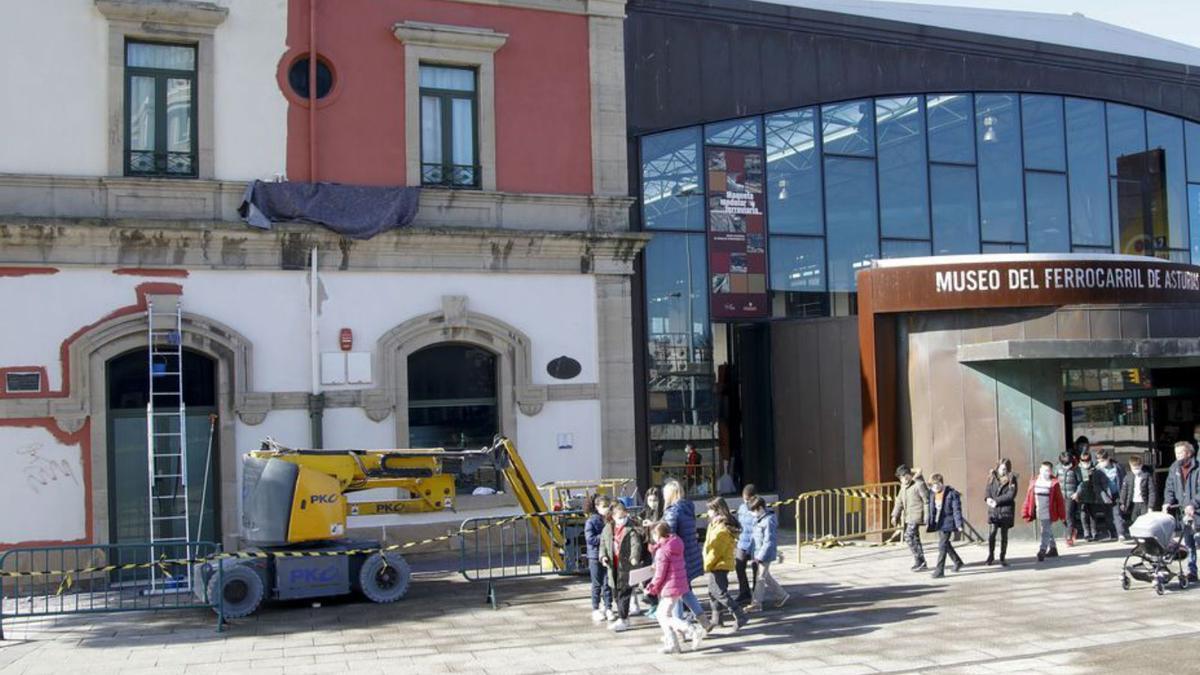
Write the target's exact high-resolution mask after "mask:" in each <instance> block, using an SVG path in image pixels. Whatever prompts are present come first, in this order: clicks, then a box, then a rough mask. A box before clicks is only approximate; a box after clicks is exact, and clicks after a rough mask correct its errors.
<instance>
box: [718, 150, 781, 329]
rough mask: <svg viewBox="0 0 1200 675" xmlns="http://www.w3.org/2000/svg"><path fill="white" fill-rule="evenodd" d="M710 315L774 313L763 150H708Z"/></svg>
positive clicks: (755, 316) (742, 316) (758, 316)
mask: <svg viewBox="0 0 1200 675" xmlns="http://www.w3.org/2000/svg"><path fill="white" fill-rule="evenodd" d="M705 166H706V167H707V173H708V192H707V195H708V205H707V206H708V272H709V295H708V297H709V311H710V313H711V315H712V319H713V320H714V321H720V320H723V319H761V318H765V317H767V316H769V315H770V298H769V296H768V295H767V234H766V232H767V229H766V226H765V222H766V219H765V217H764V216H763V178H764V172H763V168H764V157H763V153H762V151H761V150H741V149H735V148H706V150H705Z"/></svg>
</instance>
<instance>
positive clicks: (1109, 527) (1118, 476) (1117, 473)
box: [1092, 449, 1129, 541]
mask: <svg viewBox="0 0 1200 675" xmlns="http://www.w3.org/2000/svg"><path fill="white" fill-rule="evenodd" d="M1096 460H1097V463H1096V470H1095V471H1094V472H1092V492H1093V494H1094V495H1095V496H1096V497H1098V508H1099V510H1100V513H1101V515H1102V516H1103V522H1104V529H1102V530H1100V532H1099V533H1097V535H1096V538H1097V539H1100V538H1103V535H1105V534H1107V535H1108V539H1109V540H1110V541H1116V539H1117V536H1118V535H1120V537H1121V541H1129V534H1128V532H1126V530H1125V519H1124V518H1122V517H1121V483H1122V482H1123V481H1124V480H1125V467H1123V466H1121V465H1120V464H1119V463H1117V462H1115V461H1113V458H1112V455H1111V454H1110V453H1109V452H1108V450H1105V449H1100V450H1097V451H1096Z"/></svg>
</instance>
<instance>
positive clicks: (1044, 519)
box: [1021, 462, 1067, 562]
mask: <svg viewBox="0 0 1200 675" xmlns="http://www.w3.org/2000/svg"><path fill="white" fill-rule="evenodd" d="M1021 518H1023V519H1024V520H1025V522H1029V523H1031V522H1033V521H1034V520H1035V519H1036V520H1037V521H1038V527H1039V528H1040V529H1041V532H1042V543H1041V546H1039V547H1038V553H1037V559H1038V562H1042V561H1043V560H1045V559H1046V558H1057V557H1058V546H1057V545H1055V543H1054V523H1057V522H1059V521H1061V520H1066V519H1067V503H1066V500H1065V499H1063V493H1062V485H1060V484H1059V482H1058V477H1057V476H1055V475H1054V465H1053V464H1051V463H1050V462H1042V465H1041V466H1040V467H1038V475H1037V476H1034V477H1033V478H1032V479H1031V480H1030V481H1029V489H1028V490H1027V491H1026V492H1025V506H1024V507H1023V508H1022V509H1021Z"/></svg>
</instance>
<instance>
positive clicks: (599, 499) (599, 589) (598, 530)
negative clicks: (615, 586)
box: [583, 494, 616, 623]
mask: <svg viewBox="0 0 1200 675" xmlns="http://www.w3.org/2000/svg"><path fill="white" fill-rule="evenodd" d="M609 503H610V502H609V499H608V497H606V496H604V495H597V494H591V495H588V498H587V500H586V501H585V502H584V503H583V512H584V513H587V514H589V515H588V519H587V522H585V523H584V524H583V535H584V539H585V540H586V541H587V561H588V573H589V574H590V575H591V577H592V621H593V622H595V623H600V622H602V621H611V620H613V619H614V618H615V617H616V614H614V613H613V610H612V588H611V587H610V586H609V585H608V571H607V570H605V569H604V567H603V566H602V565H601V564H600V535H601V534H602V533H603V532H604V525H605V524H606V521H607V520H608V509H609ZM601 597H603V599H604V608H603V609H601V608H600V600H601Z"/></svg>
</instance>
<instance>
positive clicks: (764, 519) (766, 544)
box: [746, 496, 791, 612]
mask: <svg viewBox="0 0 1200 675" xmlns="http://www.w3.org/2000/svg"><path fill="white" fill-rule="evenodd" d="M749 506H750V513H752V514H754V533H753V535H752V537H753V539H754V562H755V563H757V564H758V573H759V578H758V585H756V586H755V587H754V601H753V602H751V603H750V605H749V606H748V607H746V610H747V611H751V612H756V611H759V610H761V609H762V606H763V602H765V601H766V599H767V594H768V593H771V594H772V595H774V596H775V606H776V607H783V606H784V605H786V604H787V601H788V598H789V597H791V596H789V595H788V592H787V591H785V590H783V586H781V585H779V582H778V581H775V577H773V576H771V563H773V562H775V560H776V559H777V558H778V557H779V547H778V541H779V521H778V520H777V519H776V518H775V512H774V511H773V510H771V509H769V508H767V502H766V501H765V500H763V498H762V497H761V496H755V497H753V498H751V500H750V505H749Z"/></svg>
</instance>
